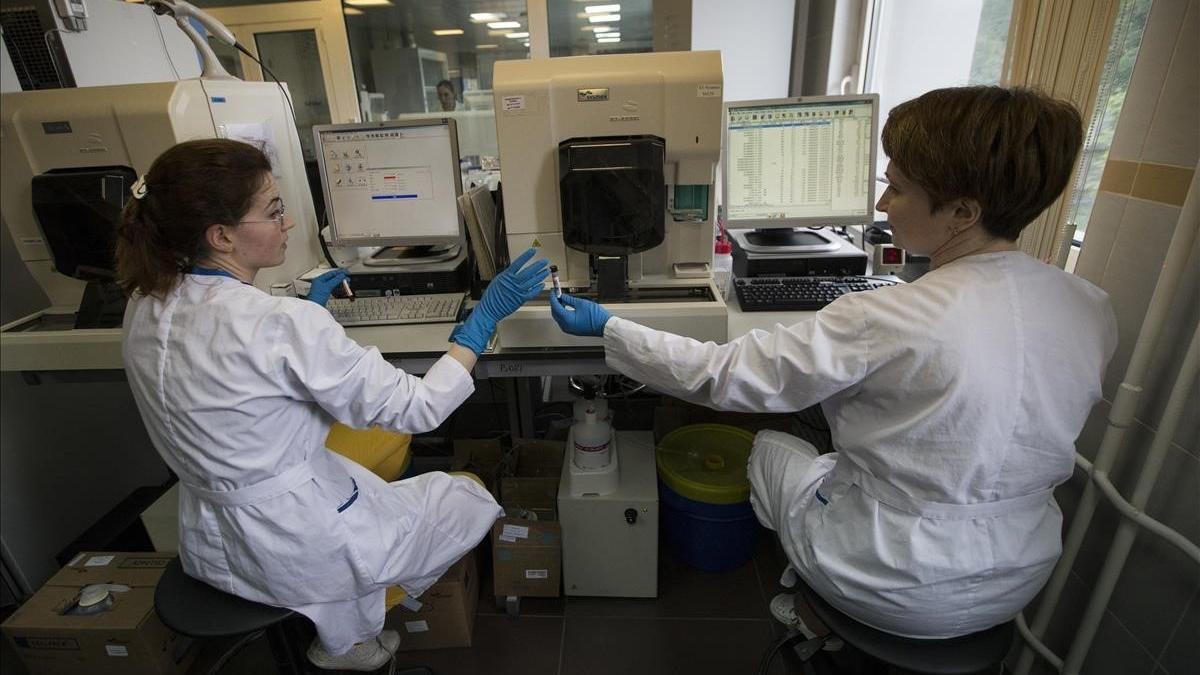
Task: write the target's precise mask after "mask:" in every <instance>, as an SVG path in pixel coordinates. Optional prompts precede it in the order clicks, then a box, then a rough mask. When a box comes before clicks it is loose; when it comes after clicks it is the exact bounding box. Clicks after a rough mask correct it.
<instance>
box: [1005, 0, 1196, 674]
mask: <svg viewBox="0 0 1200 675" xmlns="http://www.w3.org/2000/svg"><path fill="white" fill-rule="evenodd" d="M1198 45H1200V0H1154V4H1153V7H1152V9H1151V11H1150V15H1149V18H1148V20H1147V26H1146V31H1145V34H1144V36H1143V38H1142V45H1141V49H1140V51H1139V53H1138V60H1137V64H1136V66H1135V68H1134V71H1133V79H1132V81H1131V82H1130V86H1129V90H1128V94H1127V97H1126V99H1125V105H1124V109H1123V110H1122V113H1121V118H1120V120H1119V121H1118V124H1117V129H1116V135H1115V137H1114V139H1113V146H1112V151H1111V154H1110V156H1109V160H1108V163H1107V165H1106V167H1105V173H1104V177H1103V179H1102V180H1101V187H1100V189H1101V193H1100V195H1099V197H1098V198H1097V200H1096V205H1095V209H1094V211H1093V216H1092V219H1091V221H1090V222H1089V225H1088V231H1087V237H1086V238H1085V240H1084V244H1083V250H1082V252H1081V253H1080V257H1079V263H1078V265H1077V266H1076V268H1075V273H1076V274H1078V275H1080V276H1082V277H1084V278H1086V279H1088V280H1089V281H1091V282H1093V283H1095V284H1097V285H1099V286H1100V287H1102V288H1103V289H1104V290H1106V291H1107V292H1108V294H1109V298H1110V300H1111V301H1112V305H1113V309H1114V311H1115V312H1116V315H1117V323H1118V326H1119V329H1120V344H1119V346H1118V348H1117V353H1116V355H1115V356H1114V357H1113V362H1112V364H1111V365H1110V367H1109V370H1108V373H1107V377H1106V378H1105V387H1104V390H1105V399H1106V400H1105V402H1104V403H1103V404H1101V405H1099V406H1097V409H1096V410H1094V411H1093V414H1092V417H1091V419H1090V420H1089V422H1088V425H1087V426H1086V427H1085V429H1084V431H1083V434H1082V435H1081V436H1080V439H1079V441H1078V444H1077V447H1078V449H1079V451H1080V452H1081V453H1082V454H1084V455H1085V456H1088V457H1095V455H1096V451H1097V450H1098V448H1099V446H1100V440H1101V438H1102V437H1103V435H1104V430H1105V427H1106V423H1107V422H1106V418H1107V415H1108V411H1109V402H1111V401H1112V399H1113V395H1114V394H1115V391H1116V388H1117V386H1118V385H1119V384H1120V383H1121V380H1122V378H1123V376H1124V374H1125V370H1126V367H1127V366H1128V364H1129V360H1130V356H1131V354H1132V352H1133V348H1134V343H1135V342H1136V340H1137V336H1138V333H1139V332H1140V330H1141V327H1142V321H1143V319H1144V318H1145V315H1146V309H1147V306H1148V305H1149V303H1150V297H1151V295H1152V293H1153V291H1154V287H1155V283H1156V282H1157V280H1158V274H1159V271H1160V269H1161V266H1162V262H1163V260H1164V258H1165V255H1166V251H1167V246H1168V243H1169V242H1170V240H1171V236H1172V234H1173V233H1174V231H1175V227H1176V224H1177V223H1178V221H1179V218H1180V212H1181V206H1182V204H1183V202H1184V199H1185V198H1186V197H1187V192H1188V187H1189V184H1190V183H1191V181H1192V175H1193V172H1194V171H1195V169H1196V163H1197V159H1198V158H1200V112H1198V111H1200V49H1198ZM1192 197H1193V199H1195V198H1197V195H1193V196H1192ZM1186 269H1187V271H1186V273H1185V275H1184V279H1183V281H1182V284H1181V289H1182V293H1181V294H1180V296H1179V297H1178V298H1177V299H1176V303H1175V305H1174V307H1173V309H1172V311H1171V314H1170V319H1169V320H1168V322H1167V324H1166V326H1165V327H1164V329H1163V331H1162V333H1161V336H1160V339H1159V342H1158V348H1157V349H1156V350H1155V351H1154V357H1153V358H1152V359H1151V365H1150V369H1149V372H1148V373H1147V375H1146V379H1145V383H1146V386H1145V393H1144V394H1143V396H1142V400H1141V405H1140V406H1139V409H1138V413H1137V422H1136V424H1135V425H1134V427H1133V428H1132V429H1130V430H1129V432H1128V433H1127V434H1126V442H1125V447H1124V450H1123V454H1122V457H1121V459H1120V461H1119V462H1118V465H1117V466H1116V467H1114V471H1113V478H1114V482H1115V483H1116V484H1117V486H1118V487H1119V488H1120V489H1121V492H1122V493H1123V494H1124V495H1125V496H1126V497H1127V498H1128V497H1129V496H1130V495H1131V494H1132V492H1133V485H1134V482H1135V481H1136V480H1137V476H1138V474H1139V473H1140V470H1141V466H1142V460H1143V458H1144V457H1145V455H1146V452H1147V451H1148V450H1149V448H1150V445H1151V443H1152V442H1153V441H1154V439H1155V436H1156V433H1157V429H1158V427H1159V421H1160V418H1161V415H1162V410H1163V407H1164V405H1165V403H1166V399H1167V395H1168V392H1169V390H1170V387H1171V386H1172V384H1173V383H1174V381H1175V375H1176V373H1178V371H1179V367H1180V363H1181V361H1182V359H1183V354H1184V351H1185V350H1186V349H1187V345H1188V342H1189V341H1190V339H1191V335H1192V331H1193V330H1195V328H1196V326H1197V323H1198V322H1200V241H1198V243H1197V245H1196V246H1195V247H1194V248H1193V250H1192V252H1191V255H1190V259H1189V261H1188V264H1187V268H1186ZM1187 409H1188V410H1190V411H1194V412H1200V384H1198V385H1197V386H1196V387H1194V388H1193V391H1192V395H1191V398H1190V400H1189V401H1188V408H1187ZM1185 418H1186V419H1185V421H1184V423H1183V424H1182V425H1181V428H1180V429H1179V431H1178V432H1177V433H1176V434H1175V437H1174V439H1173V442H1172V444H1171V447H1170V452H1169V456H1168V457H1167V460H1166V464H1165V466H1164V467H1163V469H1162V472H1161V473H1160V475H1159V478H1158V482H1157V487H1156V490H1155V493H1154V496H1153V497H1152V498H1151V500H1150V504H1149V506H1148V508H1147V511H1148V512H1149V514H1150V515H1151V516H1153V517H1154V518H1157V519H1158V520H1160V521H1163V522H1165V523H1166V524H1167V525H1169V526H1171V527H1173V528H1174V529H1176V530H1179V531H1181V532H1183V533H1184V534H1185V535H1186V536H1187V537H1188V538H1189V539H1191V540H1192V541H1194V542H1200V415H1197V414H1189V415H1185ZM1084 482H1085V479H1084V476H1083V474H1082V473H1081V472H1079V471H1076V475H1075V477H1074V479H1073V480H1072V481H1070V482H1069V483H1067V484H1065V485H1063V486H1062V487H1061V488H1059V490H1058V492H1057V496H1058V499H1059V502H1060V504H1061V505H1062V506H1063V511H1064V514H1065V515H1066V517H1067V522H1068V523H1069V522H1070V518H1071V516H1072V515H1073V513H1074V510H1075V504H1076V502H1077V501H1078V499H1079V495H1080V494H1081V492H1082V490H1083V486H1084ZM1118 522H1119V517H1118V515H1117V513H1116V511H1115V509H1113V508H1112V507H1110V506H1109V505H1108V503H1107V502H1106V501H1104V500H1102V505H1101V507H1100V508H1099V509H1098V511H1097V514H1096V517H1095V519H1094V520H1093V522H1092V527H1091V529H1090V531H1089V532H1088V537H1087V540H1086V541H1085V543H1084V548H1083V550H1082V552H1081V553H1080V556H1079V559H1078V560H1077V561H1076V564H1075V567H1074V570H1073V573H1072V576H1071V578H1070V580H1069V582H1068V585H1067V589H1066V592H1065V593H1064V598H1063V601H1062V603H1061V604H1060V606H1059V611H1058V612H1057V613H1056V615H1055V618H1054V622H1053V624H1052V626H1051V630H1050V631H1049V634H1048V636H1047V639H1048V643H1049V645H1050V646H1051V648H1052V649H1054V650H1055V652H1057V653H1058V654H1060V655H1065V654H1066V650H1067V648H1068V646H1069V642H1070V640H1071V638H1072V637H1073V636H1074V633H1075V627H1076V626H1077V625H1078V621H1079V618H1080V616H1081V615H1082V612H1083V608H1084V606H1085V605H1086V603H1087V600H1088V597H1089V595H1090V594H1091V589H1092V586H1093V584H1094V583H1095V581H1096V578H1097V576H1098V574H1099V571H1100V567H1101V565H1102V564H1103V562H1104V558H1105V556H1106V555H1107V553H1108V548H1109V544H1110V542H1111V539H1112V536H1113V534H1114V533H1115V531H1116V527H1117V524H1118ZM1064 534H1065V533H1064ZM1030 615H1031V613H1027V616H1030ZM1083 672H1085V673H1089V674H1091V673H1097V674H1105V673H1120V674H1122V675H1124V674H1126V673H1129V674H1137V673H1147V674H1152V673H1153V674H1159V673H1171V674H1172V675H1182V674H1184V673H1196V672H1200V566H1197V565H1196V563H1194V562H1193V561H1192V560H1191V559H1190V558H1187V557H1186V556H1184V555H1183V554H1182V553H1180V552H1179V551H1178V549H1176V548H1175V547H1174V546H1172V545H1170V544H1168V543H1166V542H1164V541H1163V540H1161V539H1159V538H1158V537H1156V536H1154V535H1152V534H1147V533H1142V534H1139V536H1138V538H1137V541H1136V543H1135V545H1134V548H1133V551H1132V553H1131V554H1130V556H1129V560H1128V562H1127V563H1126V566H1125V568H1124V572H1123V573H1122V575H1121V578H1120V581H1119V582H1118V585H1117V588H1116V590H1115V592H1114V594H1113V597H1112V600H1111V601H1110V603H1109V606H1108V611H1107V613H1106V615H1105V617H1104V620H1103V622H1102V623H1101V626H1100V629H1099V632H1098V633H1097V635H1096V639H1095V641H1094V642H1093V644H1092V649H1091V652H1090V654H1089V657H1088V660H1087V661H1086V663H1085V665H1084V668H1083Z"/></svg>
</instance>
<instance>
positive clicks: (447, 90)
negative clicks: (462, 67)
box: [437, 80, 458, 111]
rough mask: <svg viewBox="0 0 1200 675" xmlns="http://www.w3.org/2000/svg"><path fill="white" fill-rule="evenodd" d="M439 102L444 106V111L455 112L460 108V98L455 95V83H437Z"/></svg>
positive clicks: (443, 81)
mask: <svg viewBox="0 0 1200 675" xmlns="http://www.w3.org/2000/svg"><path fill="white" fill-rule="evenodd" d="M437 97H438V102H440V103H441V104H442V110H443V111H451V110H454V109H455V108H456V107H457V106H458V98H457V96H456V95H455V93H454V83H453V82H451V81H450V80H442V81H441V82H438V83H437Z"/></svg>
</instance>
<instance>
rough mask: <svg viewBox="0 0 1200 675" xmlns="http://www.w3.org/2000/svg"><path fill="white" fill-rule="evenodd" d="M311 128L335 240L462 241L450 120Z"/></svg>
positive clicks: (395, 243) (340, 243)
mask: <svg viewBox="0 0 1200 675" xmlns="http://www.w3.org/2000/svg"><path fill="white" fill-rule="evenodd" d="M313 135H314V136H315V137H316V145H317V149H318V151H319V156H320V160H319V164H320V169H321V185H322V189H323V192H324V193H325V204H326V210H327V213H328V217H329V226H330V230H331V232H332V239H333V241H334V243H335V244H336V245H338V246H416V245H423V244H449V243H455V242H461V241H462V239H463V225H462V218H461V216H460V215H459V210H458V201H457V200H458V196H459V195H460V194H462V179H461V178H460V177H459V167H458V138H457V133H456V129H455V126H454V121H453V120H449V119H443V118H437V119H423V120H405V121H402V122H401V121H392V122H372V123H366V124H331V125H318V126H316V127H313Z"/></svg>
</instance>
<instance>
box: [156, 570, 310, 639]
mask: <svg viewBox="0 0 1200 675" xmlns="http://www.w3.org/2000/svg"><path fill="white" fill-rule="evenodd" d="M154 609H155V610H157V611H158V617H159V618H160V619H162V622H163V624H164V625H165V626H166V627H167V628H170V629H171V630H173V631H175V632H176V633H181V634H183V635H186V636H188V637H194V638H219V637H228V636H231V635H243V634H245V633H253V632H254V631H259V630H265V629H267V628H270V627H271V626H274V625H276V624H278V623H279V622H281V621H283V620H284V619H286V618H288V617H290V616H291V615H292V614H293V612H292V610H290V609H287V608H286V607H270V606H268V605H261V604H259V603H257V602H251V601H249V600H244V599H242V598H239V597H237V596H236V595H230V594H228V593H226V592H224V591H220V590H217V589H216V588H213V587H212V586H209V585H208V584H206V583H204V582H203V581H200V580H199V579H193V578H192V577H189V576H188V575H187V574H185V573H184V571H183V565H181V564H180V563H179V558H175V559H174V560H172V561H171V562H170V563H168V564H167V568H166V570H164V571H163V575H162V577H161V578H160V579H159V580H158V587H157V588H155V589H154Z"/></svg>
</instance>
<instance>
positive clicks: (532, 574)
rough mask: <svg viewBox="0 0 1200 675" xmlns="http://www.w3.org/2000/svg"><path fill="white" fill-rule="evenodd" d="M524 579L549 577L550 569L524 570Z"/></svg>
mask: <svg viewBox="0 0 1200 675" xmlns="http://www.w3.org/2000/svg"><path fill="white" fill-rule="evenodd" d="M525 578H526V579H549V578H550V570H525Z"/></svg>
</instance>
